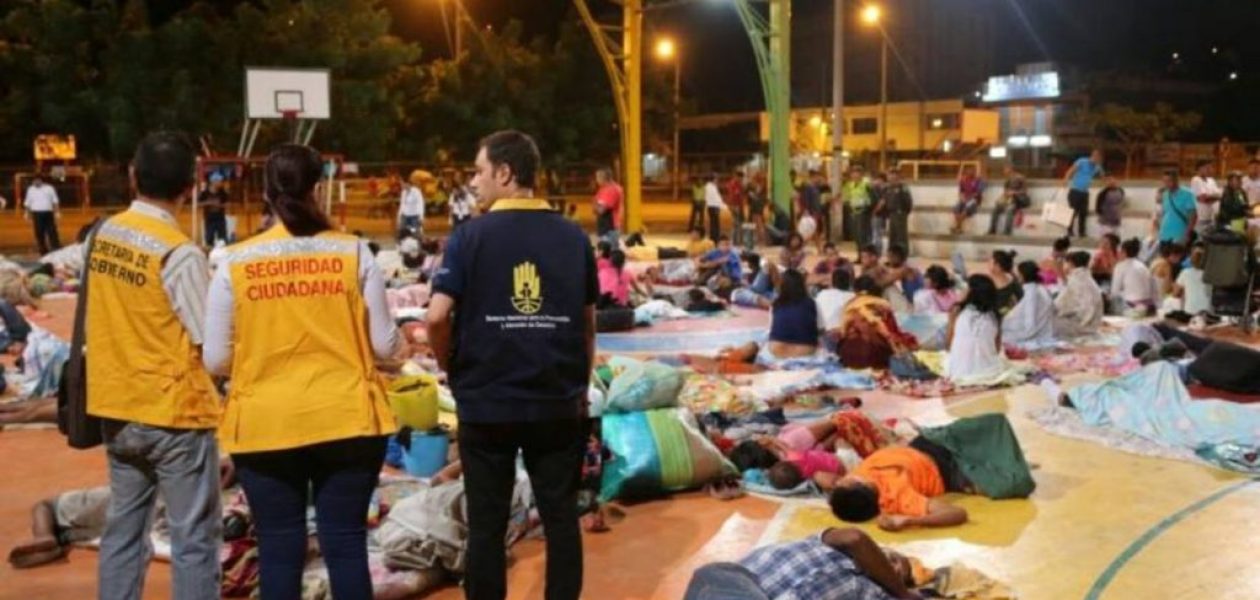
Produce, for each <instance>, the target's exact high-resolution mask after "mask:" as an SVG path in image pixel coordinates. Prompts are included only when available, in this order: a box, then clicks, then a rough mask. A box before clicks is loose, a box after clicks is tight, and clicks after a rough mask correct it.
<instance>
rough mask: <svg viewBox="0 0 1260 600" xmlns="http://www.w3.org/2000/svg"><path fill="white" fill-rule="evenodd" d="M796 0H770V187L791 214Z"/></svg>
mask: <svg viewBox="0 0 1260 600" xmlns="http://www.w3.org/2000/svg"><path fill="white" fill-rule="evenodd" d="M791 64H792V1H791V0H771V2H770V65H771V70H772V71H773V78H772V81H771V86H772V91H773V94H774V103H773V104H772V105H771V106H770V188H771V193H772V194H773V196H772V197H773V198H774V203H775V204H777V205H778V206H779V208H781V209H783V210H784V211H787V212H788V214H791V210H792V209H791V203H792V181H791V175H790V171H791V160H792V156H791V150H792V140H791V115H792V77H791Z"/></svg>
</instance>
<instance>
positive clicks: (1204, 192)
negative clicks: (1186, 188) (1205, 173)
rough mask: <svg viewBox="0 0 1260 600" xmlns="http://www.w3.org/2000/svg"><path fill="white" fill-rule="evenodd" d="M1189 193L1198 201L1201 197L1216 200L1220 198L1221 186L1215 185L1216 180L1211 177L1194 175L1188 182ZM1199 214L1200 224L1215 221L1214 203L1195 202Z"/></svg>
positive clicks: (1215, 205)
mask: <svg viewBox="0 0 1260 600" xmlns="http://www.w3.org/2000/svg"><path fill="white" fill-rule="evenodd" d="M1190 193H1192V194H1194V199H1195V200H1199V199H1200V198H1202V197H1203V196H1211V197H1213V198H1216V199H1218V200H1219V199H1220V197H1221V193H1222V192H1221V186H1219V185H1217V183H1216V179H1214V178H1212V177H1200V176H1198V175H1195V176H1194V178H1193V179H1191V180H1190ZM1195 206H1196V208H1197V210H1196V212H1197V213H1198V214H1199V223H1200V224H1211V223H1212V222H1213V221H1214V220H1215V219H1216V207H1217V206H1218V203H1216V202H1201V201H1200V202H1196V204H1195Z"/></svg>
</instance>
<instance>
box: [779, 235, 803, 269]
mask: <svg viewBox="0 0 1260 600" xmlns="http://www.w3.org/2000/svg"><path fill="white" fill-rule="evenodd" d="M779 265H780V266H781V267H783V270H785V271H799V270H801V269H803V268H804V267H805V238H804V237H802V236H801V234H799V233H793V234H792V235H790V236H788V242H787V245H785V246H783V251H782V252H780V253H779Z"/></svg>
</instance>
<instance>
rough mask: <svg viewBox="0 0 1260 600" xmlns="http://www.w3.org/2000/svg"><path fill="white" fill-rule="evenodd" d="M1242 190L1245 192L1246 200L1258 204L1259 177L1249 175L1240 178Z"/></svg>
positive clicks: (1259, 195)
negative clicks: (1253, 177)
mask: <svg viewBox="0 0 1260 600" xmlns="http://www.w3.org/2000/svg"><path fill="white" fill-rule="evenodd" d="M1242 186H1243V192H1246V194H1247V202H1250V203H1251V204H1260V177H1257V178H1255V179H1252V178H1251V176H1250V175H1248V176H1246V177H1243V179H1242Z"/></svg>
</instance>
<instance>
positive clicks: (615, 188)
mask: <svg viewBox="0 0 1260 600" xmlns="http://www.w3.org/2000/svg"><path fill="white" fill-rule="evenodd" d="M623 197H624V195H623V192H622V191H621V186H620V185H618V184H617V183H615V182H611V181H610V182H608V183H605V184H604V185H601V186H599V189H598V190H596V191H595V202H596V203H598V204H599V205H600V206H602V207H603V208H604V210H607V211H611V212H612V216H613V228H615V229H621V213H622V212H624V211H623V207H622V201H621V200H622V198H623Z"/></svg>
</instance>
